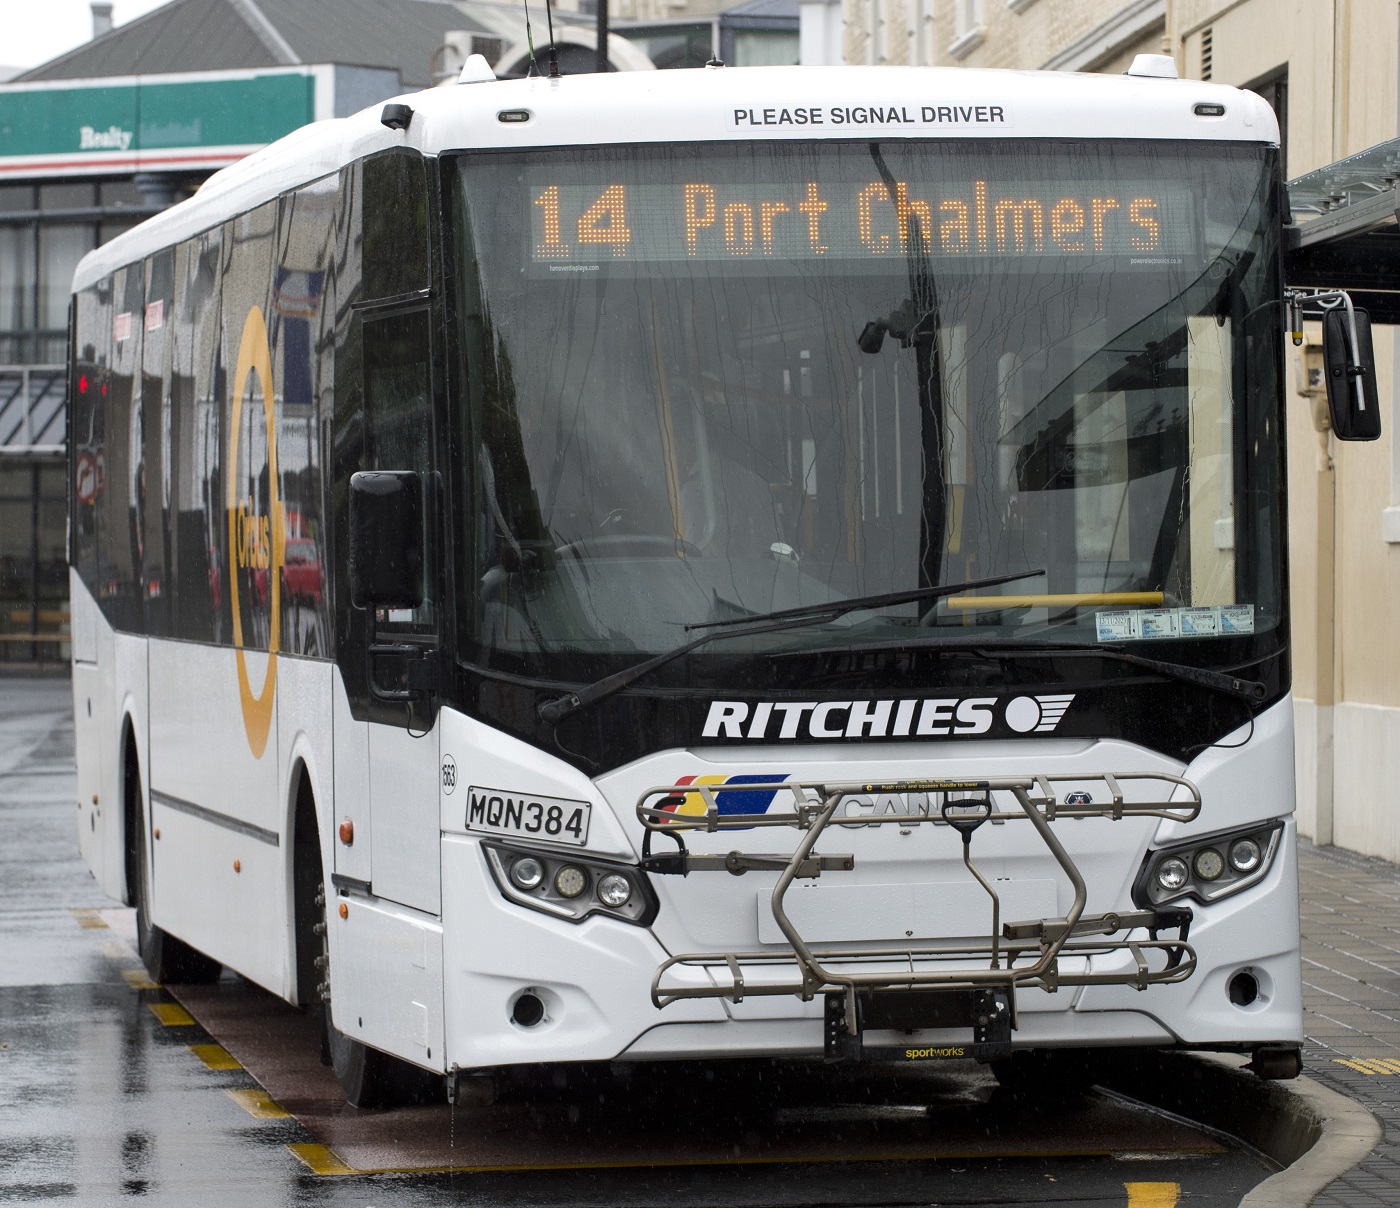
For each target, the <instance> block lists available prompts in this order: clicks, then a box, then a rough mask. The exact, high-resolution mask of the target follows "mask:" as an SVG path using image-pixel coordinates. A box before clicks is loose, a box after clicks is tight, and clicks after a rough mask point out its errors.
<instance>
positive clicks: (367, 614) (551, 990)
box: [69, 65, 1302, 1104]
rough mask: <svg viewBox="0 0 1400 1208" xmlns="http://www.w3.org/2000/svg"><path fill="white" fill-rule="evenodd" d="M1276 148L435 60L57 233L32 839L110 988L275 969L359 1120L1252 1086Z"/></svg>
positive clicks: (661, 79) (1278, 811)
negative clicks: (1191, 1058) (694, 1097)
mask: <svg viewBox="0 0 1400 1208" xmlns="http://www.w3.org/2000/svg"><path fill="white" fill-rule="evenodd" d="M481 66H483V65H469V67H468V69H467V72H466V73H465V76H464V79H472V78H473V77H479V76H481V75H485V76H489V71H482V70H480V69H479V68H480V67H481ZM1277 144H1278V128H1277V124H1276V122H1275V118H1274V115H1273V113H1272V112H1271V111H1270V109H1269V107H1268V106H1267V105H1266V104H1265V103H1264V102H1263V101H1262V100H1261V99H1260V98H1259V97H1257V96H1254V95H1253V94H1251V93H1248V92H1241V91H1237V90H1235V89H1231V88H1227V87H1221V86H1217V85H1212V84H1203V83H1197V82H1184V81H1177V80H1175V79H1165V78H1155V77H1153V76H1150V75H1133V74H1129V75H1128V76H1125V77H1118V78H1104V77H1099V76H1090V75H1074V74H1063V75H1059V74H1035V73H1029V74H1027V73H1017V74H1012V73H997V72H979V71H948V70H932V69H931V70H924V69H913V68H909V69H903V68H888V69H879V68H877V69H864V68H838V69H827V68H756V69H744V70H735V69H730V68H723V67H718V66H712V67H711V68H710V69H706V70H703V71H695V72H656V73H645V74H641V73H638V74H620V75H614V76H606V77H604V76H582V77H570V78H564V79H547V78H533V79H525V80H517V81H496V80H493V79H489V78H488V79H484V80H478V82H470V83H468V82H463V83H461V84H459V85H454V86H448V87H442V88H438V89H435V90H432V91H429V92H424V93H420V94H417V95H413V96H408V97H404V98H401V99H400V100H399V101H397V102H395V103H392V104H389V105H387V106H384V107H382V108H375V109H374V110H373V111H367V112H365V113H362V114H360V115H358V116H355V117H351V118H347V119H344V120H339V121H327V122H320V123H317V124H316V125H313V126H310V127H307V128H306V129H304V130H302V131H300V132H298V133H296V134H294V135H292V136H290V137H288V138H286V139H284V140H283V141H281V142H280V143H277V144H275V145H273V146H271V147H269V148H267V149H266V150H265V151H263V152H260V153H258V154H256V155H254V156H252V157H250V158H249V159H247V160H245V161H243V162H242V163H240V164H237V165H235V166H233V167H231V168H229V169H226V170H225V171H223V172H221V173H219V174H218V175H217V176H215V177H214V178H213V179H211V180H210V181H209V182H208V183H207V184H206V185H205V186H204V187H203V188H202V189H201V190H200V191H199V192H198V194H197V195H196V196H195V197H193V198H191V199H190V200H188V201H186V202H184V203H182V204H180V205H178V206H176V207H174V208H173V209H171V210H169V211H167V212H166V213H164V214H162V215H160V216H159V217H157V218H153V219H151V220H150V221H148V222H146V223H144V224H143V225H141V226H140V227H138V228H136V229H135V230H133V231H131V232H129V233H127V234H125V235H122V236H121V237H120V238H118V239H116V240H114V241H113V242H112V243H110V244H108V245H106V246H105V247H103V248H101V249H99V250H97V251H96V252H93V253H92V254H90V255H89V256H88V257H87V258H86V259H85V260H84V261H83V262H82V265H81V266H80V268H79V269H78V272H77V277H76V281H75V285H74V294H75V297H74V311H73V315H74V318H73V339H72V392H71V407H70V417H71V420H70V442H69V445H70V451H71V453H70V455H71V457H72V459H73V482H74V495H73V499H72V509H73V511H72V526H71V528H72V537H71V546H72V549H71V561H72V601H73V605H72V606H73V694H74V708H75V713H76V718H77V736H78V784H79V790H80V793H79V801H78V809H79V817H78V831H79V835H80V838H81V845H82V850H83V853H84V855H85V856H86V858H87V860H88V862H89V864H90V865H91V867H92V869H93V871H94V873H95V875H96V876H97V878H98V879H99V880H100V882H101V883H102V885H103V886H104V887H105V888H106V890H107V891H108V892H109V893H110V894H112V895H113V896H114V897H116V898H120V899H122V900H124V901H126V902H128V903H131V904H134V905H135V906H136V908H137V910H138V919H139V925H140V945H141V953H142V956H143V958H144V960H145V963H146V965H147V967H148V968H149V970H150V972H151V974H152V976H153V977H155V978H156V979H157V980H165V981H173V982H178V981H181V980H185V981H200V980H207V979H211V978H214V977H216V976H218V974H219V970H220V968H221V967H227V968H229V969H232V970H235V971H236V972H237V973H239V974H241V975H242V976H243V977H245V978H247V979H250V980H251V981H253V982H255V983H257V984H259V985H261V986H264V987H266V988H267V989H268V990H270V991H272V992H273V993H275V994H278V995H281V996H283V997H284V998H286V999H287V1000H288V1001H291V1002H293V1003H301V1004H306V1005H308V1007H312V1008H315V1007H318V1006H319V1005H320V1004H322V1003H324V1004H325V1005H326V1007H327V1011H326V1020H327V1030H328V1036H329V1043H328V1048H329V1051H330V1054H331V1057H332V1059H333V1063H334V1065H335V1067H336V1071H337V1073H338V1075H339V1077H340V1080H341V1083H342V1085H343V1087H344V1089H345V1091H346V1093H347V1096H348V1097H349V1099H350V1100H351V1101H352V1102H355V1103H360V1104H369V1103H387V1102H391V1101H392V1100H393V1099H394V1098H395V1097H396V1096H399V1095H403V1094H405V1093H407V1092H406V1089H405V1088H406V1087H408V1086H409V1085H410V1084H412V1083H413V1081H414V1078H415V1077H422V1076H425V1075H435V1076H440V1077H443V1078H444V1080H445V1081H446V1083H447V1085H448V1087H449V1088H455V1086H456V1085H457V1079H458V1076H459V1075H464V1074H469V1073H470V1074H477V1073H490V1072H492V1071H498V1070H502V1069H504V1068H506V1067H511V1066H521V1065H529V1064H536V1063H556V1062H571V1063H572V1062H630V1061H650V1060H659V1059H673V1058H690V1059H710V1058H729V1057H739V1056H758V1055H766V1056H776V1057H787V1058H794V1059H816V1060H831V1061H839V1060H848V1061H849V1060H864V1061H875V1060H882V1059H891V1060H897V1061H925V1060H936V1059H940V1058H944V1057H956V1056H965V1057H975V1058H978V1059H980V1060H983V1061H991V1062H993V1063H994V1064H995V1067H996V1068H997V1070H998V1071H999V1072H1000V1073H1002V1074H1003V1075H1014V1074H1016V1072H1017V1071H1018V1070H1023V1069H1026V1068H1035V1069H1039V1068H1046V1069H1048V1068H1050V1067H1052V1066H1055V1065H1056V1064H1058V1065H1059V1066H1060V1067H1061V1072H1062V1073H1063V1072H1064V1071H1072V1070H1073V1069H1074V1068H1077V1064H1076V1063H1077V1061H1078V1058H1079V1057H1080V1056H1082V1055H1083V1054H1084V1053H1085V1052H1086V1051H1087V1050H1095V1049H1109V1048H1120V1049H1121V1048H1138V1049H1142V1048H1159V1047H1171V1046H1181V1047H1189V1048H1196V1049H1200V1048H1205V1049H1221V1050H1233V1051H1239V1052H1244V1053H1249V1054H1252V1055H1253V1056H1254V1064H1255V1068H1256V1070H1257V1071H1258V1072H1259V1073H1260V1074H1261V1075H1263V1076H1270V1077H1274V1076H1291V1075H1292V1074H1294V1073H1296V1071H1297V1069H1298V1051H1299V1045H1300V1042H1301V1037H1302V1019H1301V996H1300V973H1299V935H1298V913H1297V905H1296V885H1295V879H1296V873H1295V858H1294V835H1295V831H1294V822H1293V809H1294V784H1293V737H1292V734H1293V732H1292V725H1293V721H1292V703H1291V699H1290V696H1289V654H1288V603H1287V562H1286V536H1285V495H1284V481H1283V472H1284V452H1283V419H1284V414H1283V402H1284V396H1283V381H1282V363H1283V358H1282V346H1283V338H1284V317H1285V305H1284V295H1283V287H1282V283H1281V280H1280V231H1281V214H1280V210H1281V196H1282V193H1281V185H1280V177H1279V157H1278V146H1277ZM1065 1054H1071V1055H1075V1060H1073V1061H1065V1060H1064V1056H1065ZM415 1071H422V1072H423V1075H419V1074H416V1073H415ZM449 1093H452V1092H451V1089H450V1090H449Z"/></svg>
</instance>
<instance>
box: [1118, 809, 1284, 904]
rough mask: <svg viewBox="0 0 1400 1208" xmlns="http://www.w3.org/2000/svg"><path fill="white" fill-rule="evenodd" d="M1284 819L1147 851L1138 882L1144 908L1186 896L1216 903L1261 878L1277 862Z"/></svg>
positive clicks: (1135, 892)
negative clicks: (1275, 855)
mask: <svg viewBox="0 0 1400 1208" xmlns="http://www.w3.org/2000/svg"><path fill="white" fill-rule="evenodd" d="M1282 835H1283V823H1282V822H1270V823H1266V824H1265V825H1263V826H1252V827H1249V828H1248V829H1246V830H1238V831H1230V832H1228V833H1226V834H1222V835H1209V836H1207V837H1205V838H1201V839H1190V840H1187V841H1185V842H1183V843H1177V844H1173V845H1172V846H1171V847H1167V848H1163V849H1161V850H1160V851H1151V852H1148V853H1147V859H1146V860H1144V861H1143V865H1142V870H1141V871H1140V872H1139V873H1138V876H1137V880H1136V882H1134V884H1133V901H1134V902H1136V903H1137V904H1138V905H1139V906H1140V907H1143V908H1144V909H1150V908H1151V907H1153V906H1165V905H1166V904H1167V903H1168V902H1176V901H1179V900H1180V899H1182V898H1195V899H1196V901H1198V902H1203V903H1204V902H1217V901H1219V900H1220V899H1221V898H1225V897H1229V896H1230V894H1232V893H1238V892H1239V891H1240V890H1241V889H1247V888H1248V887H1249V886H1251V885H1253V884H1255V883H1257V882H1258V881H1261V880H1262V879H1263V878H1264V874H1265V873H1267V872H1268V871H1269V868H1270V866H1271V865H1272V864H1273V862H1274V854H1275V852H1277V850H1278V845H1279V840H1280V839H1281V837H1282Z"/></svg>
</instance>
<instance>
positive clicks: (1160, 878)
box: [1157, 856, 1191, 893]
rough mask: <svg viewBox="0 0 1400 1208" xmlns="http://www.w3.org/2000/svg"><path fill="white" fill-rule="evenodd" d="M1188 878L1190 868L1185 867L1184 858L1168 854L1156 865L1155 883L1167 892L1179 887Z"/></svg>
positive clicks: (1189, 876)
mask: <svg viewBox="0 0 1400 1208" xmlns="http://www.w3.org/2000/svg"><path fill="white" fill-rule="evenodd" d="M1190 879H1191V870H1190V869H1189V868H1187V867H1186V861H1185V860H1178V859H1177V858H1176V857H1175V856H1168V857H1167V858H1166V859H1165V860H1163V861H1161V862H1160V863H1159V864H1158V865H1157V884H1158V885H1160V886H1161V887H1162V888H1163V889H1165V890H1166V891H1167V892H1168V893H1171V892H1173V891H1174V890H1177V889H1180V888H1181V887H1182V886H1183V885H1185V884H1186V882H1187V881H1189V880H1190Z"/></svg>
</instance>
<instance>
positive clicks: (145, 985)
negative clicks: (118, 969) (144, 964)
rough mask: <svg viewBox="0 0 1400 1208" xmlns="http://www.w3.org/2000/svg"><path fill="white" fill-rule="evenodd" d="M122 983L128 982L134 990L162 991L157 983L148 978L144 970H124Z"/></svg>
mask: <svg viewBox="0 0 1400 1208" xmlns="http://www.w3.org/2000/svg"><path fill="white" fill-rule="evenodd" d="M122 981H124V982H126V984H127V985H128V986H130V987H131V988H132V989H133V990H159V989H160V987H159V986H158V985H156V983H155V982H153V981H152V980H151V979H150V978H149V977H147V976H146V971H145V970H144V969H123V970H122Z"/></svg>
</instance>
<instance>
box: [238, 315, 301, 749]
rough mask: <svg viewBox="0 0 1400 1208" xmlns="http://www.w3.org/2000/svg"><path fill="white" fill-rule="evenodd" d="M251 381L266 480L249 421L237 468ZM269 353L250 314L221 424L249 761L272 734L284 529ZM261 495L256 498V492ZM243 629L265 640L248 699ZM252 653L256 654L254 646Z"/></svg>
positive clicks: (257, 319) (263, 328)
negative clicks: (224, 426)
mask: <svg viewBox="0 0 1400 1208" xmlns="http://www.w3.org/2000/svg"><path fill="white" fill-rule="evenodd" d="M253 375H256V378H257V385H256V394H257V399H258V403H259V405H260V406H261V407H262V413H263V425H264V431H265V439H266V442H267V465H266V473H264V472H263V466H262V464H261V461H259V462H258V464H256V465H254V463H253V459H252V450H251V445H252V442H253V431H252V423H253V415H252V413H251V411H250V414H249V417H248V418H249V425H248V426H249V429H250V431H249V432H248V433H247V440H248V446H247V454H248V456H247V457H246V458H245V460H246V461H247V462H248V465H247V466H246V467H245V466H244V465H243V464H242V463H241V462H240V461H239V447H240V442H241V441H242V440H243V439H244V437H245V434H244V416H243V407H244V404H245V402H251V401H252V399H253V392H254V387H253V383H252V382H251V381H250V380H249V379H250V377H252V376H253ZM273 397H274V396H273V379H272V348H271V345H270V343H269V341H268V338H267V321H266V320H265V319H264V318H263V313H262V311H261V310H260V309H259V308H258V307H256V306H255V307H253V308H252V309H251V310H250V311H249V312H248V317H247V319H246V320H245V321H244V323H243V338H242V340H241V341H240V343H239V346H238V372H237V373H236V374H235V375H234V385H233V396H232V398H231V400H230V402H231V404H232V414H231V416H230V422H229V437H228V465H227V468H226V470H225V473H226V475H227V478H228V499H227V511H228V581H229V587H230V591H229V606H230V608H231V609H232V612H233V646H234V652H235V657H236V659H237V662H238V699H239V703H240V704H241V705H242V707H243V729H244V732H245V733H246V734H247V736H248V748H249V750H251V751H252V752H253V758H254V759H261V758H262V756H263V752H264V751H265V750H267V737H268V732H269V731H270V730H271V728H272V701H273V694H274V693H275V692H276V690H277V649H278V647H279V646H280V645H281V641H282V590H281V585H282V563H283V560H284V556H285V553H286V545H287V526H286V524H285V522H284V521H283V517H282V500H281V498H280V495H279V491H278V476H277V419H276V411H275V408H274V405H273ZM259 491H262V492H265V494H264V495H262V497H261V498H260V497H259V495H258V494H257V492H259ZM245 594H246V598H247V600H248V602H249V606H250V610H252V611H256V612H257V613H259V614H262V613H264V611H265V617H264V616H261V615H259V616H256V617H255V616H252V615H250V616H248V617H246V618H245V616H244V612H243V601H244V598H245ZM245 621H246V622H247V623H248V628H249V630H250V636H251V637H253V638H255V639H256V638H257V637H260V636H262V634H261V633H259V632H258V631H259V630H262V631H263V632H265V634H266V647H265V649H266V651H267V669H266V670H265V671H264V672H263V683H262V691H261V692H259V693H257V694H254V692H253V685H252V680H251V678H250V676H249V674H248V659H247V656H246V654H245V653H244V650H245V645H246V644H245V641H244V626H245ZM251 648H252V649H254V650H260V649H263V648H264V647H262V645H261V644H260V643H259V644H256V645H253V646H252V647H251Z"/></svg>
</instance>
